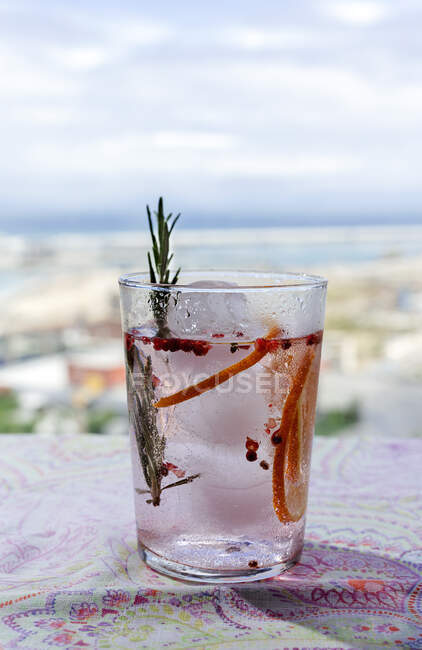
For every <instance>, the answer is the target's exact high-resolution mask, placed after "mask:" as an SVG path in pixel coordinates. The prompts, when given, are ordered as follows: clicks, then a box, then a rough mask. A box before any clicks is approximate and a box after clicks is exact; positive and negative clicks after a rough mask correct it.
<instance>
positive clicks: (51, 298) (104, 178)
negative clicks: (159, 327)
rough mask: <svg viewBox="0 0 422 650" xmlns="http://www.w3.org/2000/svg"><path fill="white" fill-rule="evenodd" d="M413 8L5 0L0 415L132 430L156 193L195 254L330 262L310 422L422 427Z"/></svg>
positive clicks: (314, 266)
mask: <svg viewBox="0 0 422 650" xmlns="http://www.w3.org/2000/svg"><path fill="white" fill-rule="evenodd" d="M398 5H399V6H398ZM421 18H422V7H421V6H420V5H418V3H417V2H415V1H414V0H403V1H402V2H400V3H396V2H394V1H388V0H384V1H383V2H375V1H369V0H368V1H366V0H365V1H357V0H356V1H355V0H327V1H325V0H321V1H319V0H316V1H309V2H303V1H300V0H295V1H288V0H286V2H283V3H276V2H266V3H264V4H263V5H262V4H261V5H259V6H258V3H256V2H249V1H248V0H244V1H243V2H242V3H240V2H234V1H230V2H228V3H225V4H224V8H223V7H221V8H220V9H217V8H215V7H213V6H211V5H203V6H201V7H198V6H197V5H195V4H194V3H192V2H181V3H178V4H177V5H174V4H172V3H170V2H166V1H164V2H161V3H159V5H157V4H153V3H151V4H150V5H148V6H147V5H146V4H145V3H139V2H131V1H130V0H124V1H123V2H121V3H119V5H118V6H117V5H116V4H115V3H108V2H107V1H103V2H101V4H100V3H99V2H96V1H90V2H84V3H81V2H78V1H76V2H73V3H71V5H70V4H69V3H66V2H61V1H60V0H54V2H53V1H52V0H43V1H42V2H41V0H31V1H30V2H29V1H28V2H25V1H23V0H13V2H9V1H8V0H0V34H1V46H0V52H1V57H0V69H1V75H0V96H1V98H2V102H1V103H0V114H1V121H0V129H1V132H2V144H3V146H2V149H1V151H0V173H1V178H2V183H1V184H0V296H1V297H2V310H1V312H0V432H28V433H31V432H40V433H44V434H45V435H60V434H62V433H66V432H78V431H87V432H90V433H97V434H122V435H125V434H126V433H127V416H126V403H125V387H124V369H123V353H122V343H121V330H120V314H119V300H118V289H117V277H118V276H119V274H120V273H121V272H123V271H130V270H144V269H145V268H146V265H145V261H146V251H147V249H148V248H149V236H148V234H147V232H146V230H145V226H146V213H145V204H146V203H149V204H150V205H151V206H154V207H155V205H156V202H157V199H158V196H160V195H161V194H162V195H163V196H164V198H165V208H166V210H167V211H173V212H179V211H180V212H182V217H181V219H180V223H179V224H178V226H177V229H176V230H177V232H176V233H175V241H174V244H175V250H174V253H175V259H176V260H177V263H178V264H181V265H183V267H184V268H185V269H188V268H191V269H192V268H197V269H200V268H202V269H203V268H207V269H236V268H237V269H247V268H252V269H256V270H260V269H262V270H274V271H281V270H292V271H298V270H301V271H308V272H316V273H319V274H322V275H324V276H326V277H327V278H328V280H329V292H328V304H327V323H326V334H325V341H324V353H323V366H322V374H321V386H320V397H319V409H318V422H317V433H318V434H320V435H331V434H333V433H342V434H344V435H348V434H349V433H352V432H356V431H361V432H363V433H365V432H367V433H371V434H372V435H376V434H379V435H383V436H390V437H400V436H421V435H422V400H421V399H420V397H421V395H422V187H421V185H420V179H419V169H420V157H421V154H420V141H421V136H422V81H421V79H422V74H421V73H422V70H421V68H422V63H421V61H422V58H421V56H420V54H421V49H422V43H421V40H420V29H419V27H420V24H421Z"/></svg>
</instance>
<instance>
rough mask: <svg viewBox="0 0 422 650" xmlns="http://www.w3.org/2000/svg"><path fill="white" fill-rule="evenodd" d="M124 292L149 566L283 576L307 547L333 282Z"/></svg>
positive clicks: (253, 280) (181, 572) (212, 279)
mask: <svg viewBox="0 0 422 650" xmlns="http://www.w3.org/2000/svg"><path fill="white" fill-rule="evenodd" d="M119 284H120V293H121V309H122V324H123V332H124V340H125V354H126V378H127V397H128V411H129V421H130V445H131V455H132V467H133V482H134V494H135V514H136V526H137V540H138V547H139V552H140V555H141V557H142V559H143V560H145V562H146V563H147V564H148V565H149V566H150V567H152V568H153V569H156V570H157V571H159V572H161V573H164V574H166V575H170V576H173V577H176V578H182V579H184V580H192V581H201V582H214V583H217V582H244V581H251V580H259V579H262V578H267V577H270V576H274V575H277V574H279V573H281V572H283V571H285V570H286V569H288V568H289V567H291V566H292V565H293V564H294V563H295V562H297V560H298V559H299V557H300V554H301V550H302V546H303V538H304V529H305V516H306V504H307V495H308V483H309V472H310V460H311V448H312V437H313V429H314V417H315V403H316V396H317V386H318V375H319V366H320V356H321V341H322V330H323V322H324V308H325V294H326V284H327V283H326V281H325V280H324V279H323V278H320V277H317V276H311V275H305V274H293V273H282V274H274V273H252V272H201V273H199V272H196V273H193V272H192V273H184V274H181V275H180V278H179V283H178V284H177V285H157V284H151V283H150V282H149V281H148V276H147V275H146V274H143V273H134V274H127V275H124V276H122V277H121V278H120V280H119Z"/></svg>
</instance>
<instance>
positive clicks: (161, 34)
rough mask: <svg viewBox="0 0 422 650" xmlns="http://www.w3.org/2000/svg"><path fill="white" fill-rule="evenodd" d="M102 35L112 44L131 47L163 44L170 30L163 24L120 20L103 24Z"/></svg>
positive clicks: (168, 36) (169, 34)
mask: <svg viewBox="0 0 422 650" xmlns="http://www.w3.org/2000/svg"><path fill="white" fill-rule="evenodd" d="M104 33H105V34H106V35H107V37H108V39H109V40H110V41H112V42H114V43H119V44H121V45H124V46H125V47H128V46H130V47H133V46H137V45H140V46H148V45H157V44H160V43H164V42H166V41H167V40H168V39H169V38H170V37H171V35H172V30H171V29H170V27H169V26H168V25H166V24H165V23H164V22H162V23H156V22H151V21H148V20H140V19H139V18H135V19H131V20H129V19H127V20H125V19H122V18H120V19H117V20H114V21H112V22H108V23H106V24H104Z"/></svg>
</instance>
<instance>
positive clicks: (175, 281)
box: [171, 266, 182, 284]
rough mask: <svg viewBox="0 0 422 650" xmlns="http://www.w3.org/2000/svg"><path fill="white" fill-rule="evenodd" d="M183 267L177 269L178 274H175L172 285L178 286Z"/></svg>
mask: <svg viewBox="0 0 422 650" xmlns="http://www.w3.org/2000/svg"><path fill="white" fill-rule="evenodd" d="M181 270H182V269H181V267H180V266H179V268H178V269H177V271H176V273H175V274H174V277H173V280H172V281H171V284H177V280H178V279H179V273H180V271H181Z"/></svg>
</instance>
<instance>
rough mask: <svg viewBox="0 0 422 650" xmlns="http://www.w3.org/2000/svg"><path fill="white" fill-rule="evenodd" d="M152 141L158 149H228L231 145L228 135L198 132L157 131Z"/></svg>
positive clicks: (231, 139) (230, 138)
mask: <svg viewBox="0 0 422 650" xmlns="http://www.w3.org/2000/svg"><path fill="white" fill-rule="evenodd" d="M152 139H153V144H154V145H155V146H156V147H158V148H159V149H198V150H208V149H228V148H230V147H231V146H232V145H233V137H232V136H231V135H229V134H226V133H212V132H209V133H207V132H200V131H159V132H158V133H155V134H154V135H153V137H152Z"/></svg>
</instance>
